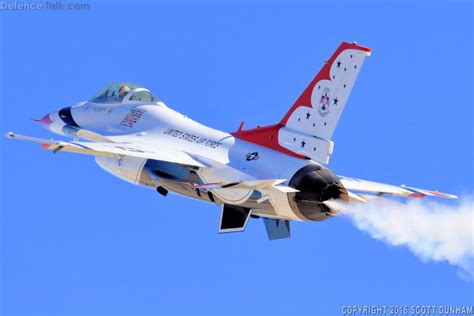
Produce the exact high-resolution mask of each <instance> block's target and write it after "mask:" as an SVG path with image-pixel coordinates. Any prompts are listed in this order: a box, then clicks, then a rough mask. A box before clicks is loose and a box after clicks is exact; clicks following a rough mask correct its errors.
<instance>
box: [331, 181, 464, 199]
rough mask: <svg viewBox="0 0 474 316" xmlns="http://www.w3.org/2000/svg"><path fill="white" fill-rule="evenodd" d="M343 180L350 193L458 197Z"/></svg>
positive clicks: (414, 196)
mask: <svg viewBox="0 0 474 316" xmlns="http://www.w3.org/2000/svg"><path fill="white" fill-rule="evenodd" d="M338 177H339V179H340V180H341V183H342V185H344V187H345V188H346V189H347V190H349V191H359V192H368V193H375V194H377V195H383V194H390V195H396V196H403V197H411V198H421V197H425V196H437V197H442V198H446V199H457V196H455V195H452V194H446V193H441V192H438V191H431V190H425V189H418V188H413V187H407V186H405V185H402V186H395V185H390V184H384V183H378V182H372V181H366V180H360V179H355V178H348V177H343V176H338Z"/></svg>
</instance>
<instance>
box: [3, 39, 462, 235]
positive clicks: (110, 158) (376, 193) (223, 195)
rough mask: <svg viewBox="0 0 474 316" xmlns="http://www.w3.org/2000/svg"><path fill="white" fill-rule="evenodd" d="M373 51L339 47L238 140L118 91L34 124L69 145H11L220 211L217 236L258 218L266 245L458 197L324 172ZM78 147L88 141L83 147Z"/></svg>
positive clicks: (143, 92)
mask: <svg viewBox="0 0 474 316" xmlns="http://www.w3.org/2000/svg"><path fill="white" fill-rule="evenodd" d="M369 55H370V49H369V48H366V47H363V46H360V45H357V44H356V43H345V42H344V43H342V44H341V45H340V46H339V48H338V49H337V50H336V51H335V53H334V54H333V55H332V56H331V58H329V60H328V61H327V62H325V64H324V66H323V68H322V69H321V71H320V72H319V73H318V74H317V75H316V77H315V78H314V79H313V80H312V81H311V82H310V84H309V85H308V87H307V88H306V89H305V90H304V91H303V93H302V94H301V96H300V97H299V98H298V99H297V100H296V102H295V103H294V104H293V106H292V107H291V108H290V109H289V111H288V112H287V113H286V114H285V115H284V116H283V118H282V119H281V121H280V122H278V123H276V124H274V125H269V126H263V127H257V128H253V129H244V128H243V123H242V124H241V125H240V127H239V129H238V130H237V131H235V132H232V133H227V132H222V131H219V130H215V129H212V128H210V127H206V126H204V125H202V124H200V123H197V122H195V121H193V120H191V119H189V118H188V117H186V116H184V115H182V114H180V113H178V112H176V111H173V110H172V109H170V108H168V107H167V106H166V105H165V104H164V103H163V102H162V101H160V100H158V99H157V98H156V97H155V96H154V95H153V94H152V93H151V92H150V91H149V90H147V89H145V88H143V87H140V86H137V85H134V84H130V83H116V84H112V85H110V86H108V87H106V88H105V89H103V90H102V91H100V92H99V93H98V94H97V95H96V96H95V97H93V98H92V99H91V100H89V101H86V102H82V103H79V104H78V105H75V106H72V107H66V108H62V109H60V110H58V111H55V112H51V113H49V114H47V115H45V116H44V117H43V118H42V119H40V120H37V121H38V122H39V123H40V124H41V125H43V126H44V127H45V128H47V129H49V130H51V131H52V132H54V133H57V134H60V135H65V136H70V137H72V138H73V139H72V141H56V140H47V139H38V138H34V137H29V136H22V135H18V134H14V133H8V134H7V136H8V137H10V138H16V139H22V140H28V141H33V142H39V143H41V147H42V148H45V149H49V150H52V151H53V152H54V153H57V152H72V153H81V154H86V155H91V156H94V157H95V160H96V162H97V164H98V165H99V166H100V167H102V168H103V169H105V170H106V171H108V172H110V173H111V174H113V175H115V176H117V177H119V178H121V179H123V180H125V181H128V182H130V183H133V184H137V185H142V186H146V187H150V188H153V189H155V190H156V191H157V192H158V193H159V194H161V195H164V196H166V195H167V194H168V192H169V191H172V192H175V193H178V194H181V195H184V196H187V197H191V198H195V199H200V200H204V201H207V202H210V203H214V204H219V205H221V215H220V220H219V229H218V231H219V232H220V233H226V232H239V231H243V230H244V229H245V226H246V225H247V223H248V221H249V219H250V218H261V219H262V220H263V222H264V224H265V225H264V226H265V228H266V231H267V234H268V237H269V238H270V239H278V238H285V237H289V236H290V221H295V220H296V221H320V220H325V219H329V218H331V217H332V216H336V215H338V213H339V210H340V207H341V205H342V206H345V205H346V204H350V203H366V202H367V201H369V200H371V199H377V198H379V197H380V196H381V195H394V196H403V197H424V196H438V197H444V198H455V196H453V195H449V194H444V193H439V192H437V191H436V192H435V191H429V190H424V189H417V188H413V187H406V186H401V187H399V186H392V185H387V184H381V183H376V182H370V181H364V180H359V179H353V178H348V177H342V176H338V175H336V174H335V173H333V172H332V171H331V170H330V169H328V168H327V167H326V165H327V164H328V163H329V158H330V156H331V154H332V153H333V142H332V140H331V139H332V135H333V133H334V130H335V128H336V126H337V123H338V121H339V118H340V116H341V114H342V112H343V110H344V107H345V106H346V103H347V100H348V98H349V94H350V92H351V90H352V88H353V86H354V83H355V81H356V79H357V76H358V74H359V71H360V69H361V67H362V64H363V63H364V61H365V59H366V57H368V56H369ZM81 139H82V141H81Z"/></svg>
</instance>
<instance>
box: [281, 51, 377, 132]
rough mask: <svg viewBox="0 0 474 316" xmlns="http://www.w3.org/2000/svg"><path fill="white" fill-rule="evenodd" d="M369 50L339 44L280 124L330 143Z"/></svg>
mask: <svg viewBox="0 0 474 316" xmlns="http://www.w3.org/2000/svg"><path fill="white" fill-rule="evenodd" d="M369 55H370V49H369V48H366V47H362V46H359V45H357V44H355V43H346V42H343V43H341V45H340V46H339V48H338V49H337V50H336V51H335V52H334V54H333V55H332V56H331V58H329V60H328V61H327V62H326V63H325V64H324V66H323V68H322V69H321V70H320V71H319V73H318V74H317V75H316V77H315V78H314V79H313V81H311V83H310V84H309V85H308V87H307V88H306V89H305V90H304V92H303V94H301V96H300V97H299V98H298V100H296V102H295V104H294V105H293V106H292V107H291V109H290V110H289V111H288V113H286V115H285V117H284V118H283V119H282V120H281V122H280V124H281V125H283V126H286V127H287V128H290V129H293V130H295V131H298V132H300V133H302V134H308V135H314V136H317V137H319V138H322V139H327V140H330V139H331V138H332V135H333V133H334V130H335V129H336V125H337V122H338V121H339V117H340V116H341V114H342V111H343V110H344V106H345V105H346V102H347V99H348V98H349V94H350V92H351V90H352V87H353V86H354V83H355V81H356V79H357V75H358V74H359V71H360V68H361V67H362V64H363V62H364V59H365V57H367V56H369Z"/></svg>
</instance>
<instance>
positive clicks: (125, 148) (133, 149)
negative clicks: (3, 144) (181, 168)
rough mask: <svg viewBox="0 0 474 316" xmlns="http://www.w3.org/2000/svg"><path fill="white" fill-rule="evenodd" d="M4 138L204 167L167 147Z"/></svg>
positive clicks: (67, 150)
mask: <svg viewBox="0 0 474 316" xmlns="http://www.w3.org/2000/svg"><path fill="white" fill-rule="evenodd" d="M6 136H7V137H8V138H14V139H19V140H26V141H30V142H35V143H40V144H41V148H44V149H49V150H52V151H53V152H54V153H56V152H58V151H66V152H72V153H79V154H86V155H93V156H102V157H116V156H117V155H119V156H131V157H138V158H146V159H153V160H161V161H167V162H173V163H177V164H183V165H188V166H195V167H204V165H203V164H201V163H200V162H198V161H197V160H195V159H194V158H192V157H191V156H190V155H188V154H187V153H185V152H183V151H179V150H176V149H173V148H169V147H166V148H163V146H160V150H159V151H157V150H154V149H153V148H150V146H145V145H144V144H135V143H134V144H129V143H111V142H102V143H101V142H97V143H96V142H66V141H57V140H52V139H41V138H36V137H31V136H23V135H18V134H13V133H11V132H10V133H8V134H7V135H6Z"/></svg>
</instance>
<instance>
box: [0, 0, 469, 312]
mask: <svg viewBox="0 0 474 316" xmlns="http://www.w3.org/2000/svg"><path fill="white" fill-rule="evenodd" d="M89 3H90V9H89V10H84V11H74V10H70V11H51V10H42V11H4V10H2V11H0V28H1V33H0V34H1V36H0V41H1V42H0V48H1V53H0V54H1V55H0V58H1V62H0V64H1V67H0V69H1V72H0V75H1V78H0V82H1V85H0V89H1V90H0V95H1V99H0V102H1V107H0V108H1V111H2V112H1V115H0V120H1V121H0V122H1V127H2V128H1V131H2V133H4V132H7V131H10V130H11V131H15V132H18V133H22V134H27V135H35V136H40V137H46V138H49V137H52V136H53V135H51V134H50V133H49V132H48V131H46V130H44V129H42V128H41V127H40V126H39V125H37V124H34V123H33V122H32V121H31V120H30V119H31V118H39V117H41V116H42V115H43V114H45V113H47V112H50V111H51V110H55V109H57V108H60V107H63V106H67V105H71V104H73V103H75V102H77V101H80V100H85V99H88V98H89V97H91V96H92V95H94V94H95V93H96V92H97V91H98V90H100V89H101V88H102V87H103V86H105V85H107V84H109V83H111V82H116V81H122V80H125V81H131V82H136V83H139V84H141V85H143V86H145V87H148V88H149V89H151V90H152V91H153V92H154V93H155V94H156V95H157V96H158V97H159V98H160V99H162V100H163V101H164V102H166V103H167V104H168V106H170V107H172V108H174V109H176V110H178V111H180V112H182V113H185V114H187V115H188V116H190V117H191V118H193V119H195V120H198V121H200V122H202V123H204V124H207V125H209V126H211V127H214V128H218V129H221V130H225V131H234V130H236V129H237V128H238V126H239V123H240V121H241V120H245V122H246V126H247V127H252V126H256V125H265V124H272V123H275V122H277V121H279V120H280V119H281V117H282V116H283V115H284V114H285V112H286V111H287V110H288V108H289V107H290V106H291V105H292V104H293V102H294V100H296V98H297V97H298V96H299V94H300V93H301V92H302V91H303V89H304V88H305V87H306V85H307V84H308V83H309V81H310V80H311V79H312V78H313V77H314V75H315V74H316V73H317V71H318V70H319V68H320V67H321V65H322V61H323V60H325V59H327V58H328V57H329V56H330V55H331V54H332V52H333V50H335V49H336V47H337V46H338V45H339V43H340V42H341V41H343V40H346V41H357V42H358V43H360V44H362V45H365V46H369V47H371V48H372V56H371V57H370V58H368V59H367V60H366V62H365V64H364V67H363V68H362V71H361V73H360V76H359V78H358V81H357V83H356V85H355V88H354V90H353V92H352V95H351V98H350V99H349V102H348V104H347V107H346V110H345V112H344V114H343V116H342V118H341V120H340V122H339V126H338V129H337V130H336V133H335V135H334V141H335V151H334V154H333V156H332V160H331V163H330V165H329V167H330V168H332V169H333V170H334V171H335V172H336V173H338V174H343V175H347V176H352V177H360V178H363V179H368V180H375V181H382V182H386V183H393V184H403V183H405V184H408V185H413V186H416V187H422V188H428V189H439V190H441V191H444V192H449V193H453V194H457V195H460V196H466V195H470V194H472V191H473V163H472V161H473V129H472V124H473V113H472V111H473V110H472V107H473V94H472V87H473V58H472V56H473V31H472V30H473V4H472V2H471V3H470V2H468V1H465V2H458V1H435V2H432V3H431V2H428V1H419V2H411V1H401V2H397V3H395V2H384V3H383V4H382V3H379V2H376V1H373V2H372V1H367V2H364V1H363V2H345V1H334V2H333V1H324V2H317V1H314V2H310V1H275V2H270V1H256V2H251V1H231V2H226V3H218V2H213V1H204V2H199V1H195V2H186V1H178V2H171V1H169V2H160V1H157V2H152V1H149V2H143V1H133V2H132V1H129V2H125V1H122V2H116V3H113V2H105V1H104V2H89ZM0 146H1V180H2V182H1V218H0V232H1V235H0V236H1V237H0V238H1V239H0V241H1V278H0V286H1V296H0V307H1V310H0V311H1V313H3V314H5V315H165V314H214V315H224V314H234V315H240V314H242V315H243V314H245V315H263V314H268V315H300V314H301V315H317V314H325V315H341V308H342V306H344V305H360V304H365V305H373V304H383V305H413V304H415V305H420V304H435V305H442V304H443V305H466V304H472V297H473V295H474V288H473V283H472V282H471V283H470V282H466V281H463V280H462V279H461V278H459V277H458V275H457V271H456V268H454V267H452V266H450V265H448V264H446V263H432V262H428V263H424V262H422V261H420V260H419V259H418V258H416V257H415V256H414V255H412V254H411V253H410V252H409V251H408V250H407V249H406V248H403V247H391V246H387V245H386V244H384V243H381V242H379V241H376V240H373V239H372V238H370V237H369V236H368V235H367V234H365V233H362V232H360V231H359V230H357V229H356V228H355V227H353V225H352V224H351V223H350V221H349V220H348V219H347V218H344V217H338V218H333V219H331V220H328V221H325V222H321V223H309V222H306V223H299V222H298V223H292V237H291V238H290V239H287V240H280V241H273V242H269V241H268V240H267V237H266V234H265V231H264V227H263V223H262V222H261V220H253V221H251V222H250V223H249V226H248V228H247V230H246V232H245V233H242V234H228V235H223V236H221V235H217V233H216V230H217V224H218V208H217V207H216V206H213V205H210V204H205V203H201V202H198V201H194V200H189V199H186V198H183V197H179V196H176V195H171V196H168V197H166V198H163V197H161V196H160V195H158V194H156V193H155V192H153V191H152V190H147V189H144V188H141V187H136V186H132V185H130V184H128V183H125V182H122V181H120V180H119V179H116V178H114V177H112V176H111V175H109V174H107V173H105V172H103V171H102V170H101V169H100V168H99V167H98V166H96V165H95V162H94V160H93V159H92V158H90V157H86V156H81V155H73V154H67V153H59V154H57V155H52V154H51V152H49V151H48V152H47V151H43V150H41V149H40V148H38V146H37V145H34V144H29V143H24V142H14V141H9V140H7V139H2V140H0ZM448 203H453V202H448ZM454 203H455V202H454Z"/></svg>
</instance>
